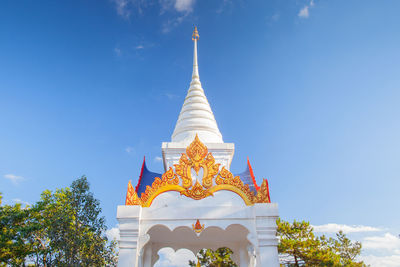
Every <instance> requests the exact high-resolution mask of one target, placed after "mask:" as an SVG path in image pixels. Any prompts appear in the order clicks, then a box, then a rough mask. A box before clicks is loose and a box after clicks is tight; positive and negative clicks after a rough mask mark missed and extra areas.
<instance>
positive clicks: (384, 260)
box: [360, 255, 400, 267]
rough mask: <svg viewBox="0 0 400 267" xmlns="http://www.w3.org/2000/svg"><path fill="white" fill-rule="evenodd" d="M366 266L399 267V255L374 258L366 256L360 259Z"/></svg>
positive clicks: (373, 256)
mask: <svg viewBox="0 0 400 267" xmlns="http://www.w3.org/2000/svg"><path fill="white" fill-rule="evenodd" d="M360 259H361V260H363V261H364V262H365V263H366V264H369V265H370V266H372V267H375V266H376V267H380V266H385V267H399V266H400V255H390V256H375V255H368V256H362V257H360Z"/></svg>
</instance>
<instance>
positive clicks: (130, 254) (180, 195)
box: [117, 28, 279, 267]
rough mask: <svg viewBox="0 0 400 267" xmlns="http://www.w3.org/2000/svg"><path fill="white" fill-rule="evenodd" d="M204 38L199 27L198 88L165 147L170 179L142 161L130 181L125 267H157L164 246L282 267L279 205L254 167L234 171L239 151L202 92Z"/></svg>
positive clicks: (122, 212) (194, 84) (122, 222)
mask: <svg viewBox="0 0 400 267" xmlns="http://www.w3.org/2000/svg"><path fill="white" fill-rule="evenodd" d="M198 39H199V34H198V32H197V29H196V28H195V31H194V32H193V36H192V40H193V41H194V56H193V74H192V81H191V83H190V87H189V90H188V93H187V96H186V98H185V101H184V103H183V106H182V109H181V112H180V114H179V117H178V121H177V122H176V126H175V129H174V132H173V134H172V136H171V142H164V143H162V156H163V162H164V168H165V173H164V174H157V173H153V172H150V171H149V170H148V169H147V167H146V164H145V161H143V165H142V169H141V173H140V177H139V182H138V184H137V186H136V188H134V187H133V186H132V184H131V183H130V182H129V184H128V192H127V196H126V203H125V205H121V206H118V210H117V219H118V222H119V230H120V239H119V260H118V266H130V267H132V266H135V267H147V266H153V265H154V264H155V263H156V262H157V260H158V251H159V250H160V249H162V248H165V247H170V248H172V249H174V250H175V251H176V250H178V249H181V248H186V249H189V250H191V251H192V252H193V253H194V254H195V255H196V253H197V252H198V251H200V250H201V249H203V248H210V249H213V250H216V249H218V248H220V247H228V248H230V249H231V250H232V251H233V254H232V259H233V260H234V261H235V263H236V264H237V265H238V266H241V267H247V266H249V267H250V266H251V267H254V266H262V267H268V266H271V267H277V266H279V260H278V251H277V244H278V240H277V237H276V219H277V218H278V205H277V204H275V203H271V202H270V197H269V188H268V182H267V180H266V179H264V180H263V182H262V184H261V186H260V187H259V186H258V185H257V183H256V181H255V177H254V175H253V171H252V168H251V166H250V163H249V162H248V167H247V170H246V171H245V172H243V173H242V174H239V175H233V174H232V173H231V172H230V171H229V169H230V164H231V162H232V158H233V154H234V151H235V146H234V144H233V143H224V141H223V138H222V134H221V132H220V131H219V129H218V125H217V122H216V120H215V118H214V114H213V112H212V110H211V107H210V104H209V103H208V100H207V98H206V96H205V94H204V90H203V88H202V86H201V82H200V77H199V70H198V63H197V41H198Z"/></svg>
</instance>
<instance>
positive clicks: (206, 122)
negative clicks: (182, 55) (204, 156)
mask: <svg viewBox="0 0 400 267" xmlns="http://www.w3.org/2000/svg"><path fill="white" fill-rule="evenodd" d="M192 40H193V41H194V51H193V73H192V81H191V82H190V87H189V91H188V93H187V96H186V98H185V102H184V103H183V106H182V109H181V113H180V114H179V117H178V121H177V123H176V125H175V130H174V133H173V134H172V138H171V139H172V142H184V143H190V142H192V141H193V139H194V137H195V136H196V134H198V135H199V137H200V139H201V140H202V141H203V142H204V143H223V140H222V135H221V132H220V131H219V129H218V125H217V122H216V121H215V118H214V114H213V112H212V110H211V107H210V104H209V103H208V100H207V98H206V96H205V94H204V90H203V88H202V86H201V82H200V76H199V66H198V63H197V41H198V40H199V32H198V31H197V27H195V28H194V31H193V34H192Z"/></svg>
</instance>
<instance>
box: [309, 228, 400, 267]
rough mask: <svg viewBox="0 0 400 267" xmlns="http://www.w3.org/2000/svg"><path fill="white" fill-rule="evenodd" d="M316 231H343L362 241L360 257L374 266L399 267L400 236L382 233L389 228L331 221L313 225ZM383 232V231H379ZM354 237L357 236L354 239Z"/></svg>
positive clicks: (328, 232)
mask: <svg viewBox="0 0 400 267" xmlns="http://www.w3.org/2000/svg"><path fill="white" fill-rule="evenodd" d="M313 228H314V231H315V232H319V233H327V234H330V233H337V232H338V231H340V230H341V231H343V232H344V233H346V234H347V235H348V237H349V238H350V239H352V240H354V241H355V240H358V241H361V244H362V255H361V256H360V257H359V258H360V260H363V261H364V262H365V263H366V264H369V265H370V266H372V267H380V266H385V267H386V266H387V267H395V266H396V267H398V266H399V262H400V236H396V235H394V234H393V233H389V232H386V233H382V232H383V231H386V230H387V229H383V228H377V227H372V226H366V225H345V224H336V223H329V224H324V225H315V226H313ZM379 232H381V233H379ZM353 237H357V238H356V239H354V238H353Z"/></svg>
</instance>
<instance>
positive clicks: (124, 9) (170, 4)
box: [113, 0, 196, 33]
mask: <svg viewBox="0 0 400 267" xmlns="http://www.w3.org/2000/svg"><path fill="white" fill-rule="evenodd" d="M113 2H114V4H115V9H116V11H117V13H118V15H120V16H121V17H122V18H124V19H126V20H129V19H130V18H131V16H132V14H134V13H138V14H144V12H145V9H146V7H147V6H158V8H159V9H160V14H161V15H162V14H165V13H167V12H169V14H168V19H167V20H166V21H165V22H164V23H162V25H161V31H162V32H163V33H168V32H170V31H171V30H172V29H173V28H175V27H176V26H178V25H179V24H181V23H182V22H183V20H184V19H185V18H186V17H187V16H188V15H189V14H190V13H192V12H193V9H194V6H195V4H196V0H159V1H155V0H113Z"/></svg>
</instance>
